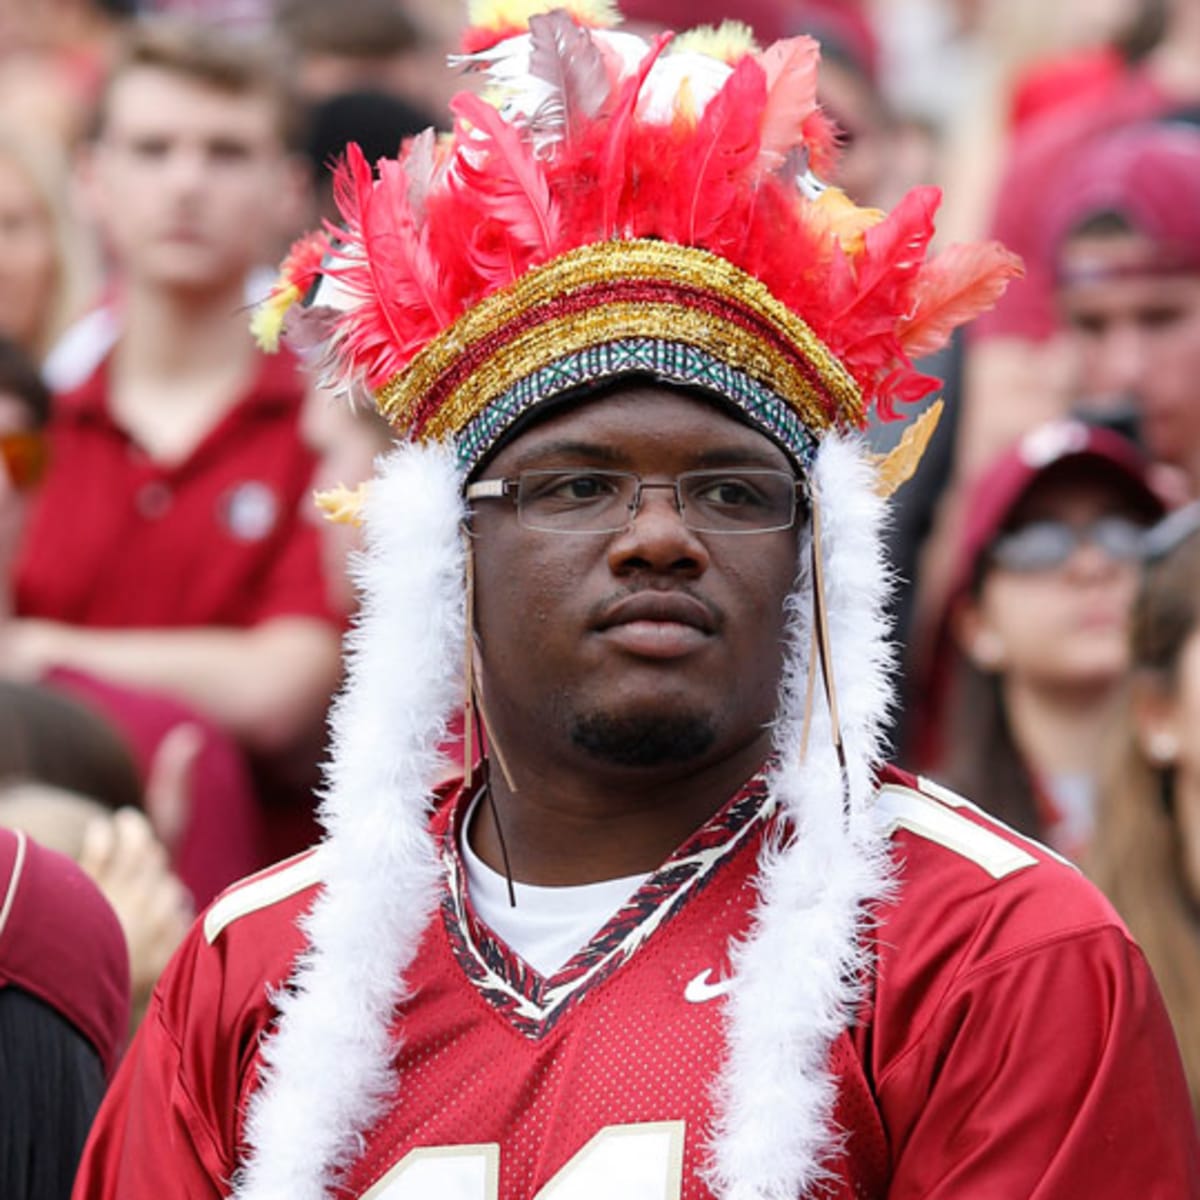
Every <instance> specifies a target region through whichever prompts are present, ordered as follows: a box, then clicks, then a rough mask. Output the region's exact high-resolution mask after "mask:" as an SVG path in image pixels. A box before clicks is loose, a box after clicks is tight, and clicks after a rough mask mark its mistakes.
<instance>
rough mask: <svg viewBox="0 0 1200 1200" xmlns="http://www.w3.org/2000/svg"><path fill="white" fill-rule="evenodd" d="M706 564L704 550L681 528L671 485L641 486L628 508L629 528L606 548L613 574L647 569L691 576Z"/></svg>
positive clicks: (692, 533)
mask: <svg viewBox="0 0 1200 1200" xmlns="http://www.w3.org/2000/svg"><path fill="white" fill-rule="evenodd" d="M708 564H709V554H708V548H707V546H706V545H705V543H704V541H703V540H702V539H701V538H700V536H699V535H698V534H697V533H696V531H695V530H693V529H689V528H688V527H687V525H686V524H684V520H683V514H682V513H681V512H680V507H679V494H678V491H677V490H676V487H675V485H674V484H673V483H643V484H642V485H641V488H640V489H639V492H638V494H637V495H636V496H635V497H634V500H633V503H632V504H631V505H630V519H629V524H628V525H627V526H626V527H625V528H624V529H623V530H622V531H621V532H620V533H617V534H614V535H613V539H612V542H611V543H610V545H609V565H610V567H611V568H612V570H613V571H614V573H616V574H627V573H629V572H630V571H634V570H639V569H643V570H644V569H650V570H655V571H671V572H678V573H681V574H685V575H693V576H694V575H700V574H702V573H703V572H704V571H705V570H706V569H707V567H708Z"/></svg>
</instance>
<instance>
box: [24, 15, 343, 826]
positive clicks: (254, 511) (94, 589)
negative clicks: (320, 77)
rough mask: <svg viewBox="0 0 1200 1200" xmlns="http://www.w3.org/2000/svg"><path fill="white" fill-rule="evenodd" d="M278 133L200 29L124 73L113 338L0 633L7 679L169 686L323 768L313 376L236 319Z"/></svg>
mask: <svg viewBox="0 0 1200 1200" xmlns="http://www.w3.org/2000/svg"><path fill="white" fill-rule="evenodd" d="M287 121H288V106H287V103H286V97H285V95H284V92H283V89H282V87H281V85H280V83H279V75H278V73H277V72H276V71H275V69H274V64H273V62H272V61H271V60H270V59H269V58H268V57H265V56H264V54H263V53H261V52H259V51H258V50H257V49H256V48H255V47H252V46H248V45H245V44H242V43H238V42H236V41H232V40H229V39H227V38H225V37H222V36H221V35H220V34H218V33H216V32H214V31H212V30H206V29H204V28H202V27H191V26H187V25H179V24H174V23H171V24H165V25H164V24H153V25H146V26H144V27H142V28H140V29H139V30H138V31H137V32H136V34H135V36H134V37H133V38H132V40H131V41H130V43H129V45H128V47H127V48H126V52H125V54H124V56H123V58H122V59H121V60H120V62H119V63H118V65H117V66H116V68H115V70H114V74H113V77H112V79H111V81H110V83H109V86H108V89H107V91H106V93H105V97H104V103H103V106H102V109H101V113H100V117H99V121H98V135H97V138H96V142H95V145H94V146H93V148H92V150H91V162H90V168H89V171H90V177H91V184H90V186H91V194H92V198H93V204H94V207H95V210H96V214H97V217H98V219H99V221H100V224H101V226H102V229H103V232H104V233H105V235H106V237H107V241H108V244H109V247H110V250H111V252H112V255H113V258H114V261H115V263H116V265H117V267H118V270H119V276H120V287H121V297H120V304H121V318H120V327H121V333H120V338H119V340H118V342H117V344H116V346H115V348H114V350H113V351H112V353H111V355H109V356H108V358H107V359H106V360H105V361H104V362H103V363H102V364H101V365H100V367H99V368H98V369H97V370H96V371H95V372H94V373H93V374H92V376H91V377H90V378H89V379H88V380H87V381H86V382H85V383H84V384H82V385H81V386H80V387H79V388H77V389H76V390H74V391H73V392H70V393H65V394H62V395H60V396H58V397H57V400H56V408H55V417H54V420H53V421H52V424H51V431H50V433H51V446H52V459H51V462H52V465H51V469H50V471H49V473H48V475H47V478H46V480H45V483H44V485H43V487H42V490H41V492H40V494H39V497H38V500H37V504H36V506H35V510H34V513H33V516H32V519H31V521H30V525H29V528H28V530H27V534H26V537H25V540H24V543H23V550H22V555H21V559H20V562H19V564H18V567H17V607H18V611H19V613H20V614H21V619H18V620H15V621H10V622H8V624H7V626H6V627H5V628H4V629H3V631H2V632H0V639H2V641H3V648H4V653H3V657H2V661H3V663H4V668H3V669H4V670H5V671H7V672H8V673H9V674H11V675H16V676H24V677H26V678H28V677H36V676H38V675H40V674H42V673H44V672H45V671H47V670H49V669H51V668H53V667H60V668H62V667H66V668H73V669H76V670H80V671H84V672H86V673H88V674H90V675H93V676H97V677H99V678H102V679H104V680H106V681H108V682H112V683H116V684H119V685H121V686H124V687H131V688H137V689H143V690H149V691H161V692H165V693H166V694H168V695H169V696H172V697H173V698H175V699H176V700H178V701H181V702H183V703H185V704H187V705H189V706H192V707H194V708H195V709H197V710H199V711H200V712H201V713H202V714H204V715H206V716H207V717H209V718H210V719H211V720H213V721H214V722H216V723H217V724H219V725H220V726H222V727H223V728H224V729H226V730H227V731H229V732H230V733H232V734H233V735H234V736H235V737H236V738H237V739H238V740H239V741H240V742H241V743H242V745H243V746H245V747H246V748H247V749H248V750H249V751H250V752H252V753H254V754H255V755H257V756H259V758H260V760H262V759H267V760H270V761H271V762H272V763H281V762H282V763H285V764H288V765H289V766H290V764H292V763H297V764H298V763H301V762H315V759H316V757H317V754H318V746H319V738H320V728H321V722H322V718H323V714H324V709H325V705H326V702H327V700H328V697H329V694H330V692H331V691H332V689H333V686H334V683H335V680H336V677H337V671H338V657H339V654H338V650H339V647H338V624H339V620H340V614H337V613H335V612H334V611H333V610H332V609H331V608H330V605H329V603H328V599H327V595H326V585H325V579H324V577H323V573H322V568H321V562H320V547H319V544H318V538H317V535H316V533H315V531H314V530H313V528H312V526H311V524H310V523H309V522H307V521H306V520H304V519H303V518H302V516H301V512H300V509H301V506H302V504H307V497H308V492H309V484H310V480H311V475H312V470H313V465H314V458H313V455H312V453H311V451H310V450H309V449H308V448H307V447H306V446H305V445H304V442H303V439H302V438H301V436H300V432H299V421H300V413H301V407H302V404H303V396H304V380H303V377H302V375H301V373H300V371H299V369H298V365H297V364H296V362H295V360H294V359H292V358H291V357H290V356H287V355H285V356H284V357H282V358H267V357H264V356H262V355H260V354H259V353H258V352H257V351H256V350H255V348H254V346H253V342H252V340H251V337H250V334H249V331H248V329H247V318H246V314H245V310H244V300H243V297H244V290H243V289H244V281H245V278H246V275H247V272H248V271H249V269H250V268H251V267H252V266H253V265H254V264H255V263H256V262H258V261H260V259H261V257H262V256H263V255H264V254H266V253H269V252H270V249H271V245H272V237H273V233H274V231H275V230H276V229H277V228H278V223H279V220H280V209H281V208H287V207H288V206H289V205H290V204H291V203H292V200H294V199H296V198H297V196H298V192H299V190H300V183H299V178H298V171H297V169H295V167H294V164H293V163H292V162H291V160H290V159H289V157H288V155H287V153H286V150H285V130H286V126H287ZM289 198H290V199H289ZM68 548H69V549H68ZM301 786H303V787H304V790H305V793H306V794H307V780H305V782H304V784H302V785H300V784H298V785H297V790H299V788H300V787H301ZM305 832H306V831H302V830H301V829H300V828H298V829H297V830H296V831H295V836H296V838H297V839H299V840H301V841H303V839H304V836H305ZM276 848H277V849H292V848H294V844H293V845H291V846H288V845H286V839H285V844H283V845H280V846H277V847H276Z"/></svg>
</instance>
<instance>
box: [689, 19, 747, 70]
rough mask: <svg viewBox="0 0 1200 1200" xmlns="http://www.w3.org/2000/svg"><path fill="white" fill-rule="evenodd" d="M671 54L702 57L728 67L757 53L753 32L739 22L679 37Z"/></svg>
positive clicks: (694, 31) (692, 30) (726, 23)
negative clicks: (700, 55)
mask: <svg viewBox="0 0 1200 1200" xmlns="http://www.w3.org/2000/svg"><path fill="white" fill-rule="evenodd" d="M671 52H672V53H673V54H682V53H687V52H691V53H692V54H704V55H706V56H707V57H708V58H715V59H719V60H720V61H721V62H723V63H728V64H729V65H730V66H731V67H732V66H734V65H735V64H736V63H737V62H739V61H740V60H741V59H743V58H745V57H746V56H747V55H749V54H757V53H758V43H757V42H756V41H755V40H754V30H752V29H751V28H750V26H749V25H747V24H745V23H744V22H742V21H722V22H721V24H720V25H701V26H699V27H698V28H696V29H689V30H688V31H687V32H686V33H681V34H680V35H679V36H678V37H677V38H676V39H675V40H674V41H673V42H672V43H671Z"/></svg>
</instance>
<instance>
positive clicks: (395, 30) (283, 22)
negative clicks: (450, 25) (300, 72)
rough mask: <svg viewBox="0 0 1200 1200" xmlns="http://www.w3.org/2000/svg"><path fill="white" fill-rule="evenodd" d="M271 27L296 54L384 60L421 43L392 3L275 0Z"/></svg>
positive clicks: (409, 21)
mask: <svg viewBox="0 0 1200 1200" xmlns="http://www.w3.org/2000/svg"><path fill="white" fill-rule="evenodd" d="M275 24H276V27H277V28H278V29H279V31H280V33H281V34H282V35H283V37H284V38H285V39H286V41H287V42H288V44H289V45H290V46H291V48H292V50H293V51H294V52H297V53H301V54H342V55H346V56H347V57H353V58H388V57H390V56H391V55H393V54H401V53H403V52H404V51H406V50H416V49H418V48H420V46H421V44H422V36H421V30H420V28H419V27H418V26H417V24H416V23H415V22H414V21H413V19H412V18H411V17H410V16H409V15H408V14H407V13H406V12H405V11H404V9H403V7H402V6H401V5H399V4H397V3H395V0H339V2H338V3H337V4H330V3H329V0H277V3H276V6H275Z"/></svg>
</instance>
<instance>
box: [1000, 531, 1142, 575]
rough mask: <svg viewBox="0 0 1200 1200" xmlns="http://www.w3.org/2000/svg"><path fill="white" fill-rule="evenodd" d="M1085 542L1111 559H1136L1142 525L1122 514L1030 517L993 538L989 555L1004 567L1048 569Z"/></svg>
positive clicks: (1028, 569)
mask: <svg viewBox="0 0 1200 1200" xmlns="http://www.w3.org/2000/svg"><path fill="white" fill-rule="evenodd" d="M1085 542H1086V543H1087V544H1088V545H1091V546H1096V547H1098V548H1099V549H1100V550H1102V551H1103V552H1104V553H1105V554H1106V555H1107V556H1108V557H1109V558H1110V559H1112V560H1113V561H1114V562H1137V561H1139V560H1140V559H1141V558H1142V556H1143V552H1144V544H1145V529H1144V527H1143V526H1141V525H1139V524H1138V523H1137V522H1136V521H1131V520H1129V519H1128V518H1126V517H1101V518H1099V519H1098V520H1096V521H1093V522H1091V524H1089V525H1068V524H1067V523H1066V522H1065V521H1031V522H1030V523H1029V524H1028V525H1023V526H1022V527H1021V528H1020V529H1016V530H1014V531H1013V532H1012V533H1006V534H1004V535H1003V536H1002V537H999V538H997V539H996V541H995V542H994V543H993V544H992V548H991V551H990V556H991V560H992V562H994V563H995V564H996V565H997V566H999V567H1003V568H1004V569H1005V570H1007V571H1017V572H1020V573H1023V574H1024V573H1032V572H1034V571H1050V570H1053V569H1054V568H1055V567H1061V566H1062V565H1063V563H1065V562H1066V561H1067V560H1068V559H1069V558H1070V557H1071V555H1072V554H1074V553H1075V550H1076V548H1077V547H1079V546H1080V545H1082V544H1083V543H1085Z"/></svg>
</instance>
